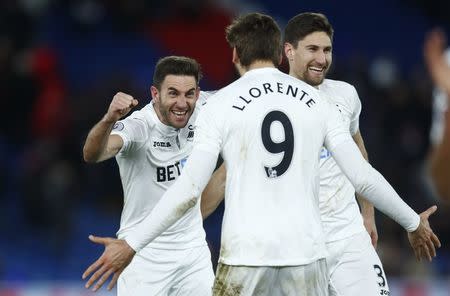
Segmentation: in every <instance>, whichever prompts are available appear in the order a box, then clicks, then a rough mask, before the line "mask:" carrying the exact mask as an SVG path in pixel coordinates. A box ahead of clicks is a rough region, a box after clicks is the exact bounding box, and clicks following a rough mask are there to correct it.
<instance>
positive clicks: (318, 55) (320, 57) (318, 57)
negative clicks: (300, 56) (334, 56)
mask: <svg viewBox="0 0 450 296" xmlns="http://www.w3.org/2000/svg"><path fill="white" fill-rule="evenodd" d="M315 59H316V62H318V63H320V64H321V65H325V63H326V62H327V56H326V54H325V53H324V52H323V51H317V53H316V58H315Z"/></svg>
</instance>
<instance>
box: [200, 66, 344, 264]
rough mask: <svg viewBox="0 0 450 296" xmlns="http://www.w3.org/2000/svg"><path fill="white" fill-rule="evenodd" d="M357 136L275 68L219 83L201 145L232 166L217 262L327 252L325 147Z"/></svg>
mask: <svg viewBox="0 0 450 296" xmlns="http://www.w3.org/2000/svg"><path fill="white" fill-rule="evenodd" d="M348 140H351V137H350V134H349V133H348V128H347V126H346V125H345V123H344V122H343V119H342V116H341V115H340V114H339V112H338V111H337V109H336V108H335V107H334V106H332V105H331V104H330V103H329V102H328V101H327V100H326V99H323V98H322V97H321V96H320V94H319V90H317V89H315V88H314V87H312V86H310V85H307V84H306V83H304V82H301V81H300V80H298V79H295V78H293V77H291V76H289V75H287V74H284V73H282V72H280V71H279V70H277V69H275V68H261V69H254V70H251V71H249V72H247V73H245V75H243V76H242V77H241V78H240V79H238V80H236V81H235V82H233V83H232V84H230V85H229V86H227V87H225V88H223V89H221V90H219V91H218V92H217V93H216V94H215V95H214V96H212V97H211V98H210V99H209V100H208V104H207V105H206V106H205V107H204V109H203V110H202V112H201V113H200V114H199V118H198V120H197V129H196V138H195V142H196V143H195V145H197V146H196V149H197V148H198V149H199V150H203V151H207V152H209V153H212V154H218V153H219V152H221V153H222V156H223V158H224V161H225V165H226V168H227V178H226V193H225V213H224V218H223V225H222V237H221V251H220V259H219V261H220V262H221V263H224V264H229V265H247V266H286V265H303V264H309V263H311V262H314V261H316V260H318V259H320V258H324V257H325V256H326V250H325V241H324V235H323V230H322V225H321V221H320V214H319V206H318V205H319V201H318V194H319V175H318V173H319V155H320V150H321V147H322V146H323V145H324V141H325V143H327V147H335V146H336V145H339V144H340V143H342V142H343V141H348Z"/></svg>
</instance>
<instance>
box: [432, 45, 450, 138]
mask: <svg viewBox="0 0 450 296" xmlns="http://www.w3.org/2000/svg"><path fill="white" fill-rule="evenodd" d="M445 58H446V60H447V63H448V64H449V65H450V48H449V49H447V50H446V52H445ZM448 105H449V102H448V97H447V95H446V94H445V92H443V91H442V90H440V89H435V90H434V93H433V118H432V121H431V130H430V140H431V144H432V145H438V144H439V143H440V142H441V141H442V137H443V136H444V115H445V112H446V111H447V109H448Z"/></svg>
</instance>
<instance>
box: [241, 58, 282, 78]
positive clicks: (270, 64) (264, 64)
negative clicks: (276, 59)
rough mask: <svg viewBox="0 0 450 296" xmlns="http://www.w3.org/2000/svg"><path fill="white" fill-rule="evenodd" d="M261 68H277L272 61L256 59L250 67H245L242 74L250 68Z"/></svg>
mask: <svg viewBox="0 0 450 296" xmlns="http://www.w3.org/2000/svg"><path fill="white" fill-rule="evenodd" d="M261 68H275V65H274V64H273V62H272V61H255V62H253V63H251V64H250V65H249V66H248V67H245V68H244V69H243V73H241V74H242V75H243V74H244V73H246V72H248V71H250V70H255V69H261Z"/></svg>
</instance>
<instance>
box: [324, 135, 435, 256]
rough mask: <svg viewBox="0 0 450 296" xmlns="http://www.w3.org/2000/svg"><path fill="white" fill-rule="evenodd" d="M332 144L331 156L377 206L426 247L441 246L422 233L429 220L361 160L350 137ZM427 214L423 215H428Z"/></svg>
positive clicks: (354, 184)
mask: <svg viewBox="0 0 450 296" xmlns="http://www.w3.org/2000/svg"><path fill="white" fill-rule="evenodd" d="M327 148H328V149H329V147H327ZM331 148H332V149H329V150H330V151H331V152H332V154H333V157H334V159H335V160H336V162H337V164H338V165H339V167H340V168H341V169H342V171H343V172H344V174H345V175H346V176H347V178H348V179H349V180H350V182H351V183H352V184H353V186H354V187H355V189H356V191H357V192H358V193H361V194H362V195H364V196H365V197H366V198H367V199H368V200H369V201H370V202H372V203H373V204H374V206H375V207H376V208H377V209H379V210H380V211H382V212H383V213H385V214H386V215H388V216H389V217H390V218H391V219H393V220H394V221H396V222H397V223H398V224H400V225H401V226H403V228H404V229H405V230H406V231H408V232H414V231H418V232H417V234H416V236H417V235H418V234H420V235H419V237H420V238H421V246H423V244H424V243H425V244H426V245H427V246H428V248H431V245H433V246H434V247H439V246H440V243H439V240H436V239H435V237H434V236H431V235H430V236H427V235H424V234H423V233H424V232H423V230H424V229H425V228H423V227H425V226H428V227H429V224H426V223H425V222H424V217H425V216H419V215H418V214H417V213H416V212H414V210H412V209H411V208H410V207H409V206H408V205H407V204H406V203H405V202H404V201H403V200H402V199H401V198H400V196H399V195H398V194H397V193H396V192H395V190H394V188H392V186H390V184H389V183H388V182H387V181H386V180H385V179H384V177H383V176H382V175H381V174H380V173H379V172H378V171H376V170H375V169H374V168H372V166H371V165H370V164H369V163H368V162H366V161H365V160H364V158H363V157H362V156H361V154H360V153H359V151H358V148H357V147H356V145H355V143H354V142H353V141H351V140H346V141H343V142H340V144H338V145H337V146H335V147H331ZM430 214H431V213H430ZM430 214H428V216H429V215H430ZM428 216H426V218H427V219H428ZM427 223H428V222H427ZM429 229H430V230H431V228H429ZM414 250H416V249H414ZM420 250H422V251H421V252H419V253H418V254H419V255H420V256H421V257H423V258H426V259H429V257H428V254H427V253H426V252H423V251H425V249H424V247H421V248H420ZM430 252H432V251H430ZM430 254H431V253H430ZM434 254H435V253H434Z"/></svg>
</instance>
